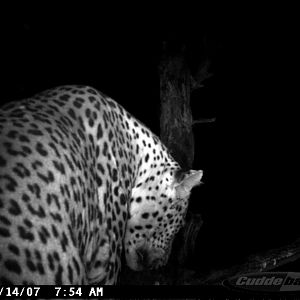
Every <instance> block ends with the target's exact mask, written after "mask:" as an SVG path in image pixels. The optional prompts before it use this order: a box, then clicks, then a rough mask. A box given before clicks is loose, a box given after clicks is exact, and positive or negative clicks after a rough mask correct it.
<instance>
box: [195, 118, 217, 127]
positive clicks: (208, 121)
mask: <svg viewBox="0 0 300 300" xmlns="http://www.w3.org/2000/svg"><path fill="white" fill-rule="evenodd" d="M216 119H217V118H201V119H198V120H194V121H193V125H196V124H203V123H213V122H216Z"/></svg>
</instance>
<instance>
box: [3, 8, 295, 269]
mask: <svg viewBox="0 0 300 300" xmlns="http://www.w3.org/2000/svg"><path fill="white" fill-rule="evenodd" d="M129 10H130V9H129ZM154 11H155V9H154ZM156 11H157V12H158V11H159V10H158V9H157V10H156ZM190 13H191V11H190V12H189V11H186V10H180V9H178V10H177V11H176V13H175V12H169V11H160V13H157V14H153V13H150V12H149V11H148V9H146V8H144V9H143V13H139V14H137V13H134V12H133V11H131V12H130V13H129V14H127V13H125V11H123V9H122V8H119V9H118V10H116V11H114V10H106V9H104V8H103V9H101V8H99V9H97V10H96V8H95V7H91V6H90V7H88V6H85V7H84V8H83V7H77V9H73V10H71V9H69V8H67V9H59V10H56V9H53V8H51V7H44V8H40V10H39V11H38V12H36V11H34V10H31V9H30V8H28V7H27V9H26V10H25V9H23V8H20V9H19V10H18V11H17V13H16V12H15V13H14V14H11V15H9V17H8V18H5V20H2V23H3V24H2V25H1V52H2V55H1V69H0V72H1V78H2V79H1V81H0V82H1V91H2V97H1V98H2V100H1V101H2V102H3V103H4V102H7V101H11V100H15V99H19V98H23V97H28V96H31V95H33V94H34V93H36V92H39V91H42V90H44V89H47V88H51V87H54V86H57V85H64V84H87V85H91V86H93V87H95V88H97V89H99V90H101V91H102V92H104V93H105V94H107V95H109V96H110V97H112V98H114V99H115V100H116V101H118V102H119V103H120V104H121V105H123V106H124V107H125V108H126V109H127V110H128V111H129V112H131V113H132V114H133V115H135V116H136V117H137V118H138V119H140V120H141V121H142V122H143V123H145V124H146V125H147V126H148V127H149V128H150V129H151V130H152V131H154V132H155V133H156V134H158V135H159V113H160V112H159V76H158V63H159V59H160V55H161V49H162V42H163V41H166V40H168V41H169V42H171V43H174V44H177V43H178V44H180V43H184V44H185V45H186V47H187V58H188V61H189V64H190V66H191V69H192V70H193V69H196V68H197V66H198V64H199V62H200V61H201V59H202V58H205V57H208V58H209V60H210V61H211V69H210V70H211V72H212V73H213V77H211V78H210V79H208V80H207V81H206V82H204V85H205V87H204V88H202V89H200V90H198V91H197V92H195V93H193V94H192V108H193V113H194V117H195V119H197V118H200V117H215V116H216V117H217V121H216V123H214V124H205V125H198V126H197V127H195V130H194V133H195V139H196V158H195V165H194V168H195V169H203V170H204V178H203V181H204V183H205V184H204V185H203V186H201V188H198V189H197V190H196V191H195V193H194V196H193V198H192V200H191V208H192V210H193V211H194V212H198V213H201V214H202V217H203V219H204V225H203V227H202V229H201V231H200V235H199V237H198V241H197V242H198V247H197V252H198V254H199V256H198V258H199V259H198V264H197V266H198V268H199V269H205V268H206V269H211V268H221V267H225V266H230V265H232V264H234V263H236V262H239V261H241V260H242V259H243V258H244V257H245V256H246V255H248V254H254V253H256V252H260V251H262V250H266V249H270V248H273V247H278V246H281V245H284V244H285V243H289V242H291V241H293V240H294V239H296V238H297V237H298V236H299V232H298V230H299V216H298V215H299V209H297V205H296V203H297V202H298V201H299V199H300V198H299V192H298V186H299V183H298V181H299V175H298V173H299V172H298V170H299V169H298V167H297V165H296V164H297V158H298V157H297V155H296V153H297V137H298V135H299V134H298V132H297V130H296V129H297V128H298V127H299V124H298V123H299V121H298V119H299V117H298V116H295V115H296V111H297V110H296V108H295V107H296V100H297V99H299V96H298V93H296V82H297V80H296V77H295V76H294V74H295V68H296V67H295V55H294V54H293V50H292V49H294V48H293V45H292V43H293V38H292V37H290V36H289V34H291V30H290V29H289V28H286V27H288V26H287V25H286V26H283V25H282V24H281V23H280V21H278V20H276V18H275V19H274V20H269V21H268V22H264V21H262V22H261V23H260V22H259V21H258V19H257V18H254V19H249V22H247V21H245V20H243V16H242V15H241V17H240V20H236V21H233V20H232V19H231V18H230V17H229V16H228V15H226V14H224V13H222V10H220V12H216V11H214V12H210V13H209V14H208V13H207V14H206V11H205V9H204V8H203V9H202V10H201V11H200V12H198V14H197V15H196V16H195V14H193V15H190ZM263 20H265V18H263ZM242 22H243V23H242ZM258 22H259V23H258ZM297 83H298V82H297ZM295 174H297V175H295Z"/></svg>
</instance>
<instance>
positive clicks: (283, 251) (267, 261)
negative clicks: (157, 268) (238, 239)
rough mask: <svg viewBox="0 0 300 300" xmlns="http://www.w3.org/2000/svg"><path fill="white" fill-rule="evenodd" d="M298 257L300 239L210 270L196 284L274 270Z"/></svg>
mask: <svg viewBox="0 0 300 300" xmlns="http://www.w3.org/2000/svg"><path fill="white" fill-rule="evenodd" d="M298 259H300V239H297V240H296V241H295V242H294V243H292V244H290V245H286V246H284V247H280V248H277V249H273V250H269V251H268V252H266V253H262V254H258V255H251V256H249V257H248V259H247V260H246V262H245V263H243V264H241V265H237V266H234V267H232V268H229V269H225V270H219V271H216V270H215V271H212V272H211V273H210V274H208V275H207V276H204V277H202V278H200V279H199V280H197V283H198V284H218V283H221V282H222V281H223V280H224V279H227V278H229V277H232V276H236V275H239V274H245V273H255V272H263V271H270V270H274V269H276V268H278V267H281V266H283V265H286V264H288V263H291V262H294V261H296V260H298Z"/></svg>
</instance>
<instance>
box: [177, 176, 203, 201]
mask: <svg viewBox="0 0 300 300" xmlns="http://www.w3.org/2000/svg"><path fill="white" fill-rule="evenodd" d="M202 176H203V171H202V170H198V171H196V170H190V171H187V172H180V173H179V174H177V176H176V182H175V185H174V187H175V189H176V193H177V197H178V198H186V197H188V196H189V195H190V193H191V190H192V188H193V187H195V186H197V185H199V184H200V183H201V178H202Z"/></svg>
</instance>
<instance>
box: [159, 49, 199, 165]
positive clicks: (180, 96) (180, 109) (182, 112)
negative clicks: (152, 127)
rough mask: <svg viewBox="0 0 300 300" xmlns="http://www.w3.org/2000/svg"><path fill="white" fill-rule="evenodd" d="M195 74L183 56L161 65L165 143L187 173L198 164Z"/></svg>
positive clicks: (163, 136) (168, 57)
mask: <svg viewBox="0 0 300 300" xmlns="http://www.w3.org/2000/svg"><path fill="white" fill-rule="evenodd" d="M190 91H191V74H190V71H189V68H188V66H187V64H186V62H185V59H184V56H183V54H182V53H179V54H178V55H174V56H173V55H169V56H165V57H164V58H163V59H162V61H161V64H160V99H161V118H160V135H161V140H162V141H163V143H164V144H165V145H166V146H167V148H168V149H169V150H170V152H171V154H172V156H173V157H174V159H175V160H176V161H177V162H178V163H179V164H180V166H181V167H182V168H184V169H191V168H192V165H193V161H194V136H193V132H192V125H193V116H192V111H191V107H190Z"/></svg>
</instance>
